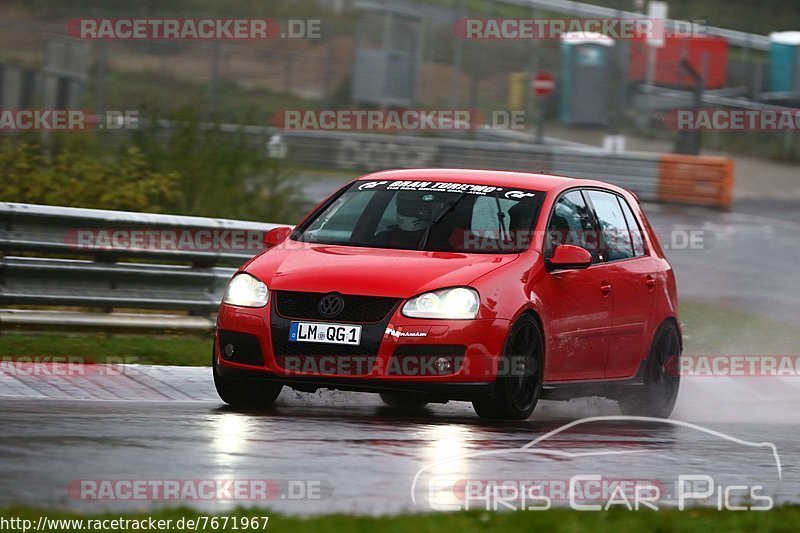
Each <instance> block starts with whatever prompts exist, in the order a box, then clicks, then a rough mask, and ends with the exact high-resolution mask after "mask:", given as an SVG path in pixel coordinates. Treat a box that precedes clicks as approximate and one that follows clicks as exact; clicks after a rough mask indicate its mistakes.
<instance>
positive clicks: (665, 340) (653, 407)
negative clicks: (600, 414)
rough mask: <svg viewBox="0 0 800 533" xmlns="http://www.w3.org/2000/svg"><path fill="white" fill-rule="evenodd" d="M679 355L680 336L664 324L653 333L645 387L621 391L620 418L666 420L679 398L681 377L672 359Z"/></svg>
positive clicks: (628, 388) (675, 329) (672, 327)
mask: <svg viewBox="0 0 800 533" xmlns="http://www.w3.org/2000/svg"><path fill="white" fill-rule="evenodd" d="M680 354H681V341H680V333H679V332H678V328H677V327H676V326H675V324H672V323H666V324H664V325H662V326H661V327H660V328H659V329H658V331H657V332H656V335H655V338H654V339H653V345H652V346H651V348H650V354H649V355H648V357H647V362H646V363H645V373H644V384H642V385H631V386H628V387H626V389H624V390H622V391H620V394H619V397H618V399H617V402H618V403H619V409H620V411H621V412H622V414H623V415H629V416H649V417H653V418H668V417H669V415H670V414H671V413H672V409H673V408H674V407H675V401H676V400H677V399H678V388H679V386H680V374H679V373H678V372H677V371H675V370H676V365H675V363H676V361H675V360H674V358H675V357H678V356H679V355H680Z"/></svg>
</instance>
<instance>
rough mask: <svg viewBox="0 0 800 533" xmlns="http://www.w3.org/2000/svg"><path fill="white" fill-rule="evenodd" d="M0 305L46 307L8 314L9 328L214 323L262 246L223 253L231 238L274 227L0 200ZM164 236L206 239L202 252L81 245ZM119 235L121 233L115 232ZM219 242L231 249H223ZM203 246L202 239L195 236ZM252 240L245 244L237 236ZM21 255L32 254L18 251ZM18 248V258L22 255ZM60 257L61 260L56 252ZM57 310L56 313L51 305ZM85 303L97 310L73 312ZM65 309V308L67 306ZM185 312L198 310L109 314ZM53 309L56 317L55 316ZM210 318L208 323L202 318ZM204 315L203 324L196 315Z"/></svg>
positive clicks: (257, 238)
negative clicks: (181, 317)
mask: <svg viewBox="0 0 800 533" xmlns="http://www.w3.org/2000/svg"><path fill="white" fill-rule="evenodd" d="M0 218H2V220H3V225H2V227H0V252H2V255H3V256H2V258H0V305H4V306H11V305H13V306H17V307H28V306H34V307H36V306H49V307H51V310H50V311H48V312H46V313H41V312H38V313H37V312H35V311H30V310H19V309H17V310H14V311H11V310H5V311H4V312H2V313H0V321H2V322H3V323H4V324H6V325H36V324H41V325H53V324H54V323H56V322H61V323H63V324H66V325H70V324H71V325H72V326H75V327H81V326H92V325H102V326H103V327H126V326H131V327H146V328H151V329H153V328H157V327H158V325H159V324H160V323H161V324H162V325H164V326H165V327H166V328H170V327H178V326H180V328H179V329H182V328H184V326H185V327H188V328H190V329H191V328H201V329H204V328H205V329H207V328H208V327H210V326H211V325H212V324H213V322H210V321H209V320H208V318H207V317H208V315H209V314H211V313H213V312H214V311H216V309H217V307H218V305H219V301H220V299H221V297H222V291H223V290H224V287H225V285H226V283H227V281H228V279H229V278H230V276H231V274H232V273H233V272H234V270H235V269H234V268H233V267H235V266H238V265H240V264H241V263H243V262H245V261H246V260H247V259H249V258H250V257H252V256H253V255H255V254H256V253H257V252H258V250H257V249H253V247H252V246H248V247H247V248H245V249H226V248H230V247H229V246H227V245H228V244H230V242H233V241H232V240H230V239H229V241H227V242H226V241H225V235H228V236H230V235H232V234H234V233H235V232H238V233H239V235H247V236H249V237H250V239H251V240H250V244H251V245H252V243H253V242H257V243H261V242H262V237H263V233H264V232H265V231H268V230H269V229H271V228H273V227H275V226H276V224H270V223H256V222H244V221H236V220H227V219H215V218H202V217H187V216H172V215H160V214H146V213H131V212H123V211H105V210H97V209H78V208H66V207H53V206H42V205H29V204H18V203H0ZM79 232H83V233H82V235H84V236H89V237H97V236H99V235H110V236H113V235H117V236H119V235H125V236H128V237H129V236H131V235H135V234H136V233H137V232H138V233H139V234H140V235H142V234H144V233H148V232H149V233H148V234H149V235H154V236H158V237H160V236H163V235H165V234H170V235H178V236H189V237H192V238H195V239H197V238H198V236H203V237H208V236H211V237H209V238H207V239H205V240H204V241H203V242H207V243H208V244H209V246H208V247H207V248H202V249H199V248H198V249H185V247H182V246H181V245H180V242H179V241H175V245H174V246H155V247H153V246H147V245H145V246H136V243H135V242H133V241H130V245H127V246H122V247H118V246H105V245H104V244H103V243H102V242H101V241H99V240H97V241H96V242H95V241H93V242H92V243H91V244H87V243H86V242H83V243H82V242H81V241H80V240H79V239H78V237H79V236H80V235H81V234H80V233H79ZM115 232H116V233H115ZM214 236H216V237H217V241H216V242H217V243H220V242H221V243H223V244H224V245H225V246H223V248H222V249H221V248H220V247H219V246H215V245H214V244H215V241H213V238H214ZM197 242H200V240H199V239H198V240H197ZM240 242H245V241H240ZM21 252H23V253H27V254H28V255H27V256H20V255H18V254H20V253H21ZM15 254H17V255H15ZM53 256H56V257H53ZM53 306H56V307H57V308H58V307H60V308H62V309H59V310H58V311H53V310H52V307H53ZM74 307H79V308H88V309H89V310H91V311H93V312H94V313H95V314H96V316H95V318H94V319H92V318H91V314H81V316H73V315H75V314H74V313H70V312H69V309H71V308H74ZM63 308H66V309H63ZM125 309H136V310H152V311H155V310H159V311H170V312H174V311H179V312H184V313H187V314H188V315H194V317H193V318H189V319H188V320H187V321H183V322H176V320H175V317H174V316H173V317H159V316H156V315H152V314H150V315H147V314H141V315H128V314H124V313H123V314H117V313H111V311H112V310H125ZM98 311H99V313H98ZM54 313H55V314H54ZM204 315H205V317H206V318H205V319H202V317H203V316H204ZM198 318H200V320H197V319H198Z"/></svg>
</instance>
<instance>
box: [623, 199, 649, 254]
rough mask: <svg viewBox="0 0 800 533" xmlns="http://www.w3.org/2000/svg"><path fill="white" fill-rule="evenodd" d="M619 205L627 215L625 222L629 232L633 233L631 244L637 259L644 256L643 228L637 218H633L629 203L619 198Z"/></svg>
mask: <svg viewBox="0 0 800 533" xmlns="http://www.w3.org/2000/svg"><path fill="white" fill-rule="evenodd" d="M619 204H620V205H621V206H622V214H624V215H625V221H626V222H627V223H628V230H630V232H631V242H632V243H633V255H635V256H636V257H639V256H642V255H644V253H645V251H644V237H643V235H642V228H641V227H640V226H639V222H637V221H636V217H635V216H633V211H631V208H630V206H629V205H628V202H627V201H626V200H625V199H624V198H619Z"/></svg>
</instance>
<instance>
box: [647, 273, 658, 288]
mask: <svg viewBox="0 0 800 533" xmlns="http://www.w3.org/2000/svg"><path fill="white" fill-rule="evenodd" d="M644 284H645V285H647V288H648V289H650V290H651V291H652V290H653V289H654V288H655V286H656V277H655V276H653V275H652V274H648V275H647V277H646V278H645V279H644Z"/></svg>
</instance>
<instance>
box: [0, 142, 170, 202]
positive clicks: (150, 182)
mask: <svg viewBox="0 0 800 533" xmlns="http://www.w3.org/2000/svg"><path fill="white" fill-rule="evenodd" d="M0 174H2V176H3V180H2V181H1V182H0V200H4V201H8V202H23V203H32V204H52V205H62V206H68V207H94V208H102V209H117V210H126V211H150V212H163V211H169V210H171V209H174V207H175V206H176V205H178V202H179V201H180V199H181V191H180V190H179V176H178V174H177V173H176V172H160V171H156V170H154V169H153V168H152V167H151V166H150V165H149V163H148V162H147V161H146V159H145V157H144V154H143V152H142V150H141V149H140V148H138V147H136V146H129V147H127V148H125V149H124V150H123V151H122V152H121V153H118V154H115V155H113V156H106V157H99V156H96V155H93V154H91V153H86V151H85V150H83V149H79V150H75V149H72V148H67V149H63V150H61V151H59V152H58V153H56V154H54V155H52V156H50V155H48V154H47V153H46V151H45V150H43V148H42V146H41V145H40V144H39V143H38V142H37V141H24V140H21V139H16V138H8V139H6V140H5V141H4V142H2V143H0Z"/></svg>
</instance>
